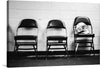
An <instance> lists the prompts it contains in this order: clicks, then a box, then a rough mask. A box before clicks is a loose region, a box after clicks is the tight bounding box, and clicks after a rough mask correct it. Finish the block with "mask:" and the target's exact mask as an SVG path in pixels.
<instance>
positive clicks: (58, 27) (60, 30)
mask: <svg viewBox="0 0 100 68" xmlns="http://www.w3.org/2000/svg"><path fill="white" fill-rule="evenodd" d="M66 35H67V31H66V28H65V26H64V24H63V22H62V21H61V20H50V21H49V23H48V26H47V36H65V37H66Z"/></svg>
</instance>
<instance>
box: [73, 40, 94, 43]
mask: <svg viewBox="0 0 100 68" xmlns="http://www.w3.org/2000/svg"><path fill="white" fill-rule="evenodd" d="M75 42H76V43H93V41H92V40H75Z"/></svg>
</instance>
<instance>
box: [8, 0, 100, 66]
mask: <svg viewBox="0 0 100 68" xmlns="http://www.w3.org/2000/svg"><path fill="white" fill-rule="evenodd" d="M99 58H100V4H99V3H75V2H54V1H20V0H18V1H17V0H15V1H13V0H8V1H7V67H37V66H69V65H70V66H71V65H99V64H100V59H99Z"/></svg>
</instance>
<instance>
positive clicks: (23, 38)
mask: <svg viewBox="0 0 100 68" xmlns="http://www.w3.org/2000/svg"><path fill="white" fill-rule="evenodd" d="M37 33H38V26H37V22H36V21H35V20H34V19H23V20H22V21H21V23H20V24H19V26H18V28H17V30H16V36H15V37H14V39H15V47H14V51H30V50H31V51H35V53H36V51H37ZM21 46H22V47H21ZM26 46H27V47H26ZM29 46H31V47H29Z"/></svg>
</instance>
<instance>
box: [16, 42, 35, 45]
mask: <svg viewBox="0 0 100 68" xmlns="http://www.w3.org/2000/svg"><path fill="white" fill-rule="evenodd" d="M17 44H19V45H36V42H17Z"/></svg>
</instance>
